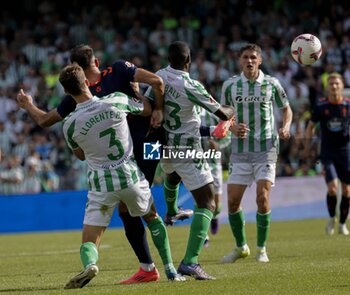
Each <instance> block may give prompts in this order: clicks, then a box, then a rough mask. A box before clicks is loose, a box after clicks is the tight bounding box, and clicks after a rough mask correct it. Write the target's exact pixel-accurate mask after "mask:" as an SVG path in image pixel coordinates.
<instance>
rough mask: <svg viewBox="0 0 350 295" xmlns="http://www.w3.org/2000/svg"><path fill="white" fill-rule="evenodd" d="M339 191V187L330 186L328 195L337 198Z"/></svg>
mask: <svg viewBox="0 0 350 295" xmlns="http://www.w3.org/2000/svg"><path fill="white" fill-rule="evenodd" d="M337 191H338V186H337V185H335V184H334V185H328V194H329V195H330V196H336V195H337Z"/></svg>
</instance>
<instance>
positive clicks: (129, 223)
mask: <svg viewBox="0 0 350 295" xmlns="http://www.w3.org/2000/svg"><path fill="white" fill-rule="evenodd" d="M71 61H72V62H76V63H78V64H79V65H80V66H81V67H82V68H83V70H84V72H85V75H86V78H87V79H88V80H89V83H90V86H89V88H90V91H91V92H92V94H93V95H96V96H98V97H102V96H105V95H107V94H110V93H112V92H116V91H118V92H123V93H125V94H127V95H129V96H135V91H134V87H133V86H134V83H135V82H141V83H146V84H149V85H151V86H152V89H153V91H154V94H155V99H154V109H153V113H152V116H151V119H150V117H148V118H141V117H138V116H130V117H129V120H128V124H129V128H130V132H131V136H132V140H133V144H134V155H135V159H136V161H137V164H138V166H139V167H140V169H141V171H142V172H143V173H144V174H145V177H146V179H147V180H148V182H149V183H150V184H152V182H153V177H154V174H155V170H156V166H157V163H158V161H146V163H145V161H143V158H142V156H143V150H142V146H143V142H144V141H145V142H149V141H151V142H152V141H157V140H158V139H160V136H161V134H162V130H161V129H160V128H158V129H156V128H153V127H159V126H160V124H161V122H162V119H163V112H162V109H163V94H164V84H163V81H162V79H161V78H159V77H158V76H157V75H155V74H153V73H151V72H149V71H146V70H144V69H141V68H137V67H136V66H135V65H133V64H132V63H130V62H128V61H124V60H119V61H117V62H115V63H114V64H112V65H111V66H110V67H108V68H107V69H106V70H104V71H101V70H100V69H99V61H98V59H97V58H96V57H95V55H94V52H93V49H92V48H91V47H90V46H88V45H78V46H76V47H75V48H73V49H72V50H71ZM17 101H18V103H19V106H20V107H22V108H23V109H25V110H27V112H28V113H29V115H30V116H31V117H32V119H33V120H34V121H35V122H36V123H37V124H38V125H40V126H41V127H49V126H52V125H53V124H55V123H56V122H59V121H61V120H63V119H64V118H65V117H67V116H68V115H69V114H70V113H71V112H72V111H74V110H75V107H76V102H75V100H74V99H73V97H71V96H65V97H64V99H63V100H62V102H61V103H60V104H59V105H58V107H57V108H56V109H54V110H51V111H49V112H45V111H43V110H41V109H39V108H38V107H36V106H35V105H34V104H33V101H32V100H31V99H29V98H28V96H25V95H21V94H20V93H19V94H18V96H17ZM150 123H151V126H153V127H150ZM119 216H120V218H121V219H122V221H123V224H124V228H125V235H126V237H127V238H128V241H129V243H130V245H131V246H132V248H133V249H134V252H135V254H136V256H137V257H138V259H139V261H140V264H141V267H140V269H139V271H138V272H137V273H135V274H134V275H133V276H132V277H131V278H129V279H127V280H125V281H122V282H121V283H124V284H129V283H142V282H150V281H156V280H158V279H159V273H158V271H157V269H156V268H155V265H154V263H153V260H152V257H151V255H150V251H149V247H148V243H147V238H146V232H145V229H144V226H143V223H142V220H141V218H140V217H131V216H130V214H129V213H128V211H127V208H126V206H125V204H123V203H120V204H119Z"/></svg>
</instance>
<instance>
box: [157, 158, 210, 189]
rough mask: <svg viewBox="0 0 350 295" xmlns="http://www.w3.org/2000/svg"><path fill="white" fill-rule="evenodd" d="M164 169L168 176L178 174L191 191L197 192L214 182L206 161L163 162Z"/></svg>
mask: <svg viewBox="0 0 350 295" xmlns="http://www.w3.org/2000/svg"><path fill="white" fill-rule="evenodd" d="M161 165H162V169H163V171H164V172H165V173H166V174H171V173H173V172H176V173H177V174H178V175H179V176H180V177H181V178H182V182H183V183H184V185H185V187H186V188H187V190H189V191H193V190H196V189H198V188H201V187H203V186H205V185H206V184H208V183H210V182H213V177H212V176H211V172H210V168H209V165H208V163H207V161H206V160H192V159H191V160H190V159H188V160H186V161H179V160H164V159H163V160H161Z"/></svg>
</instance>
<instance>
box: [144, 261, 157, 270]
mask: <svg viewBox="0 0 350 295" xmlns="http://www.w3.org/2000/svg"><path fill="white" fill-rule="evenodd" d="M155 267H156V266H155V265H154V263H153V262H152V263H141V268H142V269H143V270H144V271H152V270H154V268H155Z"/></svg>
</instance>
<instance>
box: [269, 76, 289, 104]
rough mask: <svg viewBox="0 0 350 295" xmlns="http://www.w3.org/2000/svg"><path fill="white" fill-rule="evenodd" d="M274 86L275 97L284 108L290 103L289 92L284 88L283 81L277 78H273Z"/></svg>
mask: <svg viewBox="0 0 350 295" xmlns="http://www.w3.org/2000/svg"><path fill="white" fill-rule="evenodd" d="M272 83H273V86H274V90H275V91H274V99H275V101H276V104H277V106H278V107H279V108H284V107H286V106H288V105H289V101H288V98H287V93H286V91H285V90H284V89H283V87H282V85H281V83H280V82H279V81H278V80H277V79H273V82H272Z"/></svg>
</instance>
